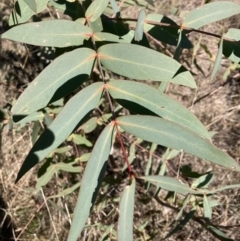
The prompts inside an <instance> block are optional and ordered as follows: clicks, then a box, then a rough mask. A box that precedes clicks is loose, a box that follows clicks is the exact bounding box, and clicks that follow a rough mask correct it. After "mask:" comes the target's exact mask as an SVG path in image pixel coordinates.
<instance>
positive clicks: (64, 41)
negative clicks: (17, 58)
mask: <svg viewBox="0 0 240 241" xmlns="http://www.w3.org/2000/svg"><path fill="white" fill-rule="evenodd" d="M91 34H92V30H91V28H89V27H87V26H84V25H82V24H79V23H77V22H73V21H69V20H63V19H61V20H49V21H47V20H46V21H42V22H34V23H26V24H22V25H19V26H16V27H13V28H11V29H10V30H8V31H7V32H5V33H4V34H2V38H3V39H9V40H13V41H18V42H22V43H26V44H32V45H37V46H52V47H60V48H61V47H69V46H78V45H81V44H83V42H84V40H87V39H89V37H90V35H91Z"/></svg>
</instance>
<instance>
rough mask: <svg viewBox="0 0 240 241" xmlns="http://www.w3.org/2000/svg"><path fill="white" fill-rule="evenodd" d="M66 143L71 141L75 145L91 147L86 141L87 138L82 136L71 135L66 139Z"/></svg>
mask: <svg viewBox="0 0 240 241" xmlns="http://www.w3.org/2000/svg"><path fill="white" fill-rule="evenodd" d="M67 140H68V141H73V142H74V143H75V144H77V145H85V146H87V147H92V143H91V142H90V141H89V140H87V138H86V137H85V136H83V135H78V134H72V135H70V136H69V138H68V139H67Z"/></svg>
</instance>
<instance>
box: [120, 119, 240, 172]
mask: <svg viewBox="0 0 240 241" xmlns="http://www.w3.org/2000/svg"><path fill="white" fill-rule="evenodd" d="M116 121H117V123H118V125H119V126H120V127H121V128H122V129H124V130H125V131H126V132H129V133H130V134H132V135H135V136H138V137H140V138H142V139H143V140H146V141H149V142H154V143H157V144H159V145H162V146H166V147H170V148H172V149H176V150H184V151H185V152H187V153H189V154H192V155H195V156H197V157H199V158H202V159H205V160H206V161H210V162H212V163H215V164H218V165H222V166H225V167H228V168H231V169H233V170H236V171H240V166H239V165H238V164H237V162H235V161H234V159H232V158H231V157H230V156H229V155H227V154H226V153H224V152H222V151H221V150H219V149H218V148H217V147H215V146H214V145H212V144H211V143H210V142H208V141H207V140H205V139H203V138H201V137H199V136H197V135H196V134H195V133H194V132H192V131H189V130H187V129H186V128H184V127H182V126H180V125H178V124H176V123H173V122H171V121H167V120H164V119H161V118H159V117H152V116H123V117H119V118H117V119H116Z"/></svg>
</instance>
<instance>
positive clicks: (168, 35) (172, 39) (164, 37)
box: [144, 13, 193, 49]
mask: <svg viewBox="0 0 240 241" xmlns="http://www.w3.org/2000/svg"><path fill="white" fill-rule="evenodd" d="M151 22H152V24H151ZM154 22H156V23H162V24H170V25H171V26H173V27H170V26H159V25H154ZM178 30H179V28H178V25H177V24H176V23H175V22H174V21H173V20H172V19H170V18H168V17H166V16H164V15H161V14H155V13H152V14H148V15H147V17H146V21H145V23H144V31H146V32H148V34H150V35H151V36H152V37H153V38H155V39H157V40H159V41H161V42H164V43H167V44H170V45H174V46H177V44H178V37H179V32H178ZM192 47H193V45H192V43H191V42H190V40H189V39H188V38H187V36H186V34H185V33H184V32H183V34H182V39H181V48H186V49H190V48H192Z"/></svg>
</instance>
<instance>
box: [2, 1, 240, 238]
mask: <svg viewBox="0 0 240 241" xmlns="http://www.w3.org/2000/svg"><path fill="white" fill-rule="evenodd" d="M128 2H130V3H131V1H128ZM143 2H145V1H143ZM147 2H150V3H152V1H147ZM47 6H52V7H53V8H55V9H58V10H59V11H61V12H63V13H64V14H66V15H70V16H71V18H72V20H66V19H57V20H56V19H53V20H44V21H38V22H28V23H25V22H26V21H28V20H29V19H30V18H31V17H32V16H33V15H35V14H37V13H39V12H42V11H43V10H45V9H46V8H47ZM15 9H16V11H13V13H12V15H11V17H10V20H9V24H10V25H17V26H14V27H12V28H11V29H10V30H8V31H7V32H5V33H4V34H3V35H2V36H1V37H2V38H4V39H9V40H14V41H19V42H22V43H26V44H31V45H37V46H43V47H53V48H55V54H56V58H55V60H54V61H52V62H51V63H50V64H49V65H48V66H47V67H46V68H45V69H44V70H43V71H42V72H41V73H40V74H39V75H38V76H37V77H36V78H35V79H34V80H33V81H32V82H31V83H30V84H29V86H28V87H27V88H26V89H25V90H24V92H23V93H22V94H21V95H20V97H19V98H18V100H17V102H16V103H15V104H14V105H13V107H12V110H11V112H12V118H13V121H14V122H15V123H16V124H18V125H19V124H20V125H22V126H23V125H25V124H26V123H28V122H34V123H35V124H34V128H33V143H34V145H33V147H32V149H31V151H30V152H29V153H28V155H27V157H26V159H25V161H24V163H23V165H22V167H21V169H20V171H19V173H18V176H17V180H16V181H19V180H20V179H21V178H22V177H23V176H24V174H25V173H26V172H28V171H29V170H30V169H31V168H32V167H34V166H35V165H36V164H37V163H39V162H40V161H42V160H44V159H45V158H48V160H52V159H53V157H54V155H57V154H58V153H66V152H67V151H68V150H69V147H67V146H64V145H62V143H63V142H64V141H65V140H67V141H72V142H73V143H75V144H76V145H85V146H87V147H91V146H92V142H91V141H89V140H88V139H87V136H88V133H91V132H93V131H94V130H96V128H97V126H102V127H103V128H102V129H103V130H102V131H101V134H100V135H99V136H97V137H96V142H95V143H94V146H93V148H92V151H91V154H90V155H86V154H85V155H82V156H80V157H78V156H76V157H75V158H73V159H72V161H70V162H69V161H68V162H67V161H66V160H64V161H61V162H57V163H51V162H48V165H49V166H48V167H47V168H46V167H45V171H43V173H41V175H40V177H39V179H38V184H37V187H38V188H41V186H44V185H46V183H47V182H48V181H49V180H50V179H51V178H52V176H53V174H54V173H55V172H59V171H68V172H81V171H82V168H81V167H80V166H79V165H76V164H77V163H79V162H81V161H86V160H87V165H86V168H85V170H84V174H83V178H82V180H81V186H80V192H79V196H78V201H77V203H76V208H75V211H74V217H73V221H72V225H71V229H70V232H69V236H68V240H69V241H70V240H71V241H74V240H77V239H78V237H79V236H80V234H81V232H82V230H83V228H84V225H85V223H86V220H87V218H88V216H89V213H90V211H91V208H92V207H93V205H94V202H95V200H96V198H97V194H98V191H99V188H100V187H101V184H102V181H103V179H104V173H105V170H106V166H107V160H108V158H109V155H110V153H111V149H112V147H113V145H114V142H116V141H117V142H118V143H119V144H120V146H121V150H122V155H123V158H124V160H125V164H126V167H127V171H128V174H129V184H128V185H126V187H125V188H124V190H123V193H122V195H121V200H120V204H119V213H120V214H119V224H118V235H117V236H118V240H123V241H126V240H133V213H134V193H135V188H136V181H137V183H142V181H144V182H145V183H146V190H149V186H150V185H154V186H156V192H155V194H154V195H153V197H156V196H157V193H158V192H159V190H160V189H165V190H167V191H169V192H170V193H171V192H174V193H178V194H180V195H182V196H184V201H183V203H182V205H181V206H180V207H181V210H180V212H179V214H178V215H177V217H176V218H175V219H176V220H179V219H180V218H181V217H182V216H183V210H184V209H185V208H186V206H187V205H188V204H189V203H191V205H192V209H191V210H190V212H189V213H188V214H187V215H185V217H184V218H183V220H182V221H181V222H179V223H177V224H176V226H175V227H174V228H173V229H172V231H171V232H170V233H169V234H168V235H167V237H169V236H171V235H172V234H174V233H175V232H176V231H177V230H178V229H180V228H181V227H182V226H183V225H185V224H186V223H187V222H188V221H189V220H190V219H191V218H192V217H193V215H194V214H195V212H196V210H197V209H198V208H200V209H203V210H204V224H205V228H206V229H207V230H209V231H210V232H211V233H212V234H213V235H215V236H216V237H218V238H219V239H220V240H226V239H227V237H226V235H225V234H224V233H223V232H222V231H220V230H219V229H218V228H217V227H215V226H214V225H213V224H212V223H211V218H212V208H213V207H214V206H215V205H216V202H215V201H214V199H213V195H214V194H215V193H217V192H219V191H221V190H224V189H229V188H238V187H239V184H236V185H230V186H222V187H221V188H219V189H214V190H210V189H209V188H208V185H209V183H210V182H211V180H212V177H213V174H212V173H211V172H209V171H207V172H206V173H204V174H198V173H195V174H193V172H191V170H188V171H187V172H185V175H184V176H181V175H177V176H176V177H170V176H166V175H165V174H166V169H167V160H169V159H171V158H173V157H175V156H176V155H178V154H179V153H180V152H181V151H184V152H186V153H189V154H192V155H194V156H196V157H198V158H201V159H204V160H206V161H208V162H212V163H214V164H217V165H221V166H224V167H226V168H229V169H231V170H234V171H239V170H240V167H239V165H238V164H237V163H236V162H235V160H233V159H232V158H231V157H230V156H229V155H228V154H226V153H225V152H223V151H221V150H220V149H218V148H217V147H215V146H214V145H213V144H212V143H211V134H210V133H209V132H208V130H207V129H206V127H205V126H204V125H203V124H202V123H201V122H200V121H199V120H198V119H197V117H196V116H195V115H194V114H192V113H191V112H190V111H189V110H188V109H187V108H185V107H184V106H183V105H181V104H180V103H178V102H177V101H175V100H173V99H172V98H170V97H169V96H168V95H166V94H165V93H164V91H165V89H166V88H167V85H168V84H170V83H171V84H176V85H182V86H186V87H188V88H196V87H197V85H196V83H195V80H194V78H193V76H192V74H191V73H190V72H189V71H188V70H187V69H186V68H185V67H184V66H183V65H181V64H180V63H179V62H178V60H179V57H180V54H181V50H182V49H191V48H193V45H192V43H191V41H190V40H189V39H188V35H189V34H191V33H192V32H200V33H203V34H208V35H212V36H215V37H216V38H218V39H219V41H220V42H219V46H218V54H217V57H216V60H215V64H214V68H213V71H212V76H211V79H212V78H214V76H215V74H216V73H217V71H218V69H219V67H220V62H221V58H222V54H224V55H225V56H226V57H227V58H229V59H230V60H231V61H233V62H239V54H238V53H239V43H238V41H239V39H240V30H239V29H229V31H228V32H227V33H225V34H223V35H222V36H219V35H216V34H214V33H208V32H204V31H201V30H199V28H201V27H202V26H204V25H207V24H209V23H213V22H216V21H219V20H221V19H224V18H228V17H230V16H233V15H235V14H238V13H240V5H237V4H235V3H232V2H228V1H221V2H213V3H208V4H205V5H203V6H200V7H199V8H196V9H194V10H192V11H190V12H188V13H186V14H185V16H184V17H183V19H182V22H181V24H177V23H175V22H174V21H173V20H172V19H170V18H168V17H166V16H163V15H160V14H147V15H146V13H145V11H144V10H141V11H140V12H139V16H138V18H137V19H126V18H121V17H120V9H119V7H118V4H117V2H115V1H114V0H111V1H109V0H94V1H93V2H91V1H53V0H50V1H48V0H46V1H43V0H39V1H37V0H36V1H27V0H19V1H17V2H16V5H15ZM112 11H113V12H112ZM129 22H131V23H136V27H135V29H134V30H130V29H129V28H128V27H129V26H128V23H129ZM19 24H20V25H19ZM149 39H151V40H153V41H154V42H156V43H159V41H160V42H163V43H166V44H169V45H172V46H175V47H176V48H175V53H174V58H171V57H168V56H167V55H165V54H163V53H160V52H159V51H156V50H155V49H154V48H153V47H151V44H149ZM109 73H111V74H109ZM110 75H111V76H114V78H113V77H109V76H110ZM121 76H122V77H121ZM149 81H154V82H155V84H154V87H153V85H151V84H149V83H150V82H149ZM157 85H158V87H157V88H156V86H157ZM79 89H80V90H79ZM76 90H78V91H76ZM71 93H74V94H75V95H74V96H73V97H72V98H71V99H70V100H68V101H67V103H66V104H64V100H65V99H64V97H66V96H69V94H71ZM99 105H102V106H103V110H104V111H103V112H101V113H100V116H99V113H98V112H97V111H93V110H94V109H97V108H98V106H99ZM126 110H128V111H126ZM43 120H44V121H45V123H46V125H47V127H46V129H45V130H44V132H43V133H41V135H40V136H39V138H38V133H39V123H41V122H42V121H43ZM123 132H126V133H129V134H131V135H133V136H135V137H138V138H140V139H138V142H141V141H142V140H145V141H147V142H149V143H152V144H151V150H150V153H153V152H154V151H155V150H156V148H157V146H158V145H159V146H162V147H166V152H165V154H164V155H163V157H162V160H161V165H160V166H159V171H158V172H156V173H155V175H152V174H151V171H150V169H151V165H152V163H151V159H149V160H150V161H149V165H148V166H147V168H146V170H145V175H142V176H138V175H137V174H136V173H135V171H134V169H133V168H132V166H131V161H133V159H134V151H133V155H131V150H130V154H129V155H128V154H127V151H126V147H125V145H124V141H123V138H124V135H123ZM60 145H61V147H60V148H59V146H60ZM131 148H134V145H132V146H131ZM51 158H52V159H51ZM187 177H191V178H194V180H193V181H192V183H191V185H190V186H189V185H188V182H187V181H186V178H187ZM77 186H79V185H77ZM77 186H76V187H77ZM190 199H191V201H190Z"/></svg>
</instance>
